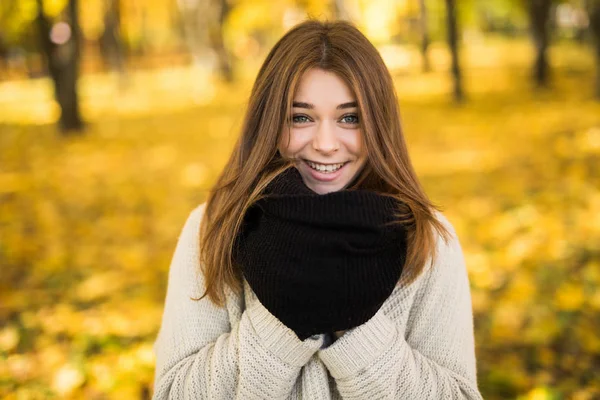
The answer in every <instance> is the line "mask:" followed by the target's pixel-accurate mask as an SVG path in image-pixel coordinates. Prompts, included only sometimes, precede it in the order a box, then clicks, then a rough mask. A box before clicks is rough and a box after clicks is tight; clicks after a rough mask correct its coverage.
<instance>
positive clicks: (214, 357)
mask: <svg viewBox="0 0 600 400" xmlns="http://www.w3.org/2000/svg"><path fill="white" fill-rule="evenodd" d="M203 212H204V204H202V205H200V206H198V207H197V208H196V209H195V210H193V211H192V212H191V214H190V216H189V217H188V219H187V221H186V223H185V226H184V227H183V230H182V232H181V235H180V237H179V241H178V243H177V247H176V250H175V254H174V256H173V259H172V262H171V266H170V270H169V281H168V288H167V295H166V300H165V307H164V313H163V316H162V323H161V327H160V330H159V333H158V336H157V338H156V341H155V343H154V352H155V355H156V372H155V378H154V394H153V399H156V400H158V399H182V400H183V399H208V400H225V399H227V400H231V399H244V400H246V399H249V400H250V399H269V400H275V399H311V400H312V399H314V400H318V399H369V400H375V399H410V400H425V399H481V395H480V393H479V390H478V388H477V374H476V364H475V345H474V339H473V315H472V307H471V294H470V289H469V280H468V277H467V271H466V268H465V262H464V258H463V254H462V250H461V247H460V244H459V241H458V239H457V237H456V234H455V232H454V229H453V227H452V225H451V224H450V222H448V220H447V219H446V218H445V217H444V216H443V214H441V213H438V214H437V217H438V219H439V220H440V221H442V222H443V223H444V225H445V226H446V227H447V228H449V230H450V232H451V233H452V235H453V237H452V240H451V241H450V242H449V243H448V244H447V245H446V244H445V243H444V241H443V240H442V239H441V238H440V237H438V243H437V246H438V251H439V256H438V258H437V262H436V263H435V264H434V267H433V268H428V269H426V270H425V271H424V272H423V273H422V274H421V275H420V276H419V277H418V278H417V280H416V281H415V282H413V283H412V284H411V285H409V286H400V287H396V288H395V289H394V291H393V293H392V294H391V296H390V297H389V298H388V299H387V300H386V301H385V303H384V304H383V306H382V307H381V308H380V310H379V311H378V312H377V313H376V314H375V315H374V316H373V317H372V318H371V319H370V320H369V321H367V322H366V323H364V324H362V325H360V326H358V327H355V328H353V329H351V330H349V331H348V332H346V333H345V334H344V335H343V336H342V337H341V338H339V339H338V340H336V341H335V342H334V343H332V344H331V345H330V346H327V347H326V346H324V337H325V335H323V334H320V335H314V336H312V337H310V338H308V339H306V340H304V341H300V340H299V339H298V338H297V337H296V335H295V334H294V332H293V331H292V330H290V329H289V328H288V327H287V326H285V325H284V324H283V323H282V322H280V321H279V320H278V319H277V318H276V317H275V316H274V315H272V314H271V313H270V312H269V311H268V310H267V309H266V308H265V307H264V306H263V305H262V304H261V303H260V302H259V301H258V299H257V298H256V295H255V294H254V293H253V291H252V289H251V288H250V286H249V285H248V283H247V282H246V281H245V280H244V295H243V296H238V295H236V294H235V293H234V292H233V291H232V290H231V289H229V288H226V292H225V293H226V296H227V302H226V307H223V308H219V307H216V306H215V305H214V304H212V303H211V302H210V301H209V300H208V298H207V297H206V298H204V299H202V300H200V301H192V300H190V297H194V298H198V297H200V296H201V295H202V293H204V291H203V288H204V283H203V282H204V281H203V278H202V275H201V274H200V273H199V266H198V227H199V225H200V221H201V218H202V215H203Z"/></svg>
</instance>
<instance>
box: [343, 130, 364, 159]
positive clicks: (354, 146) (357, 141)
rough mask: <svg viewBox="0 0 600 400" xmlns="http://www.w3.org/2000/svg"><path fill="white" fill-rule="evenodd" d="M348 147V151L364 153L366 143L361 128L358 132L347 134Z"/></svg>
mask: <svg viewBox="0 0 600 400" xmlns="http://www.w3.org/2000/svg"><path fill="white" fill-rule="evenodd" d="M346 148H347V149H348V151H350V152H352V153H353V154H362V153H363V148H364V144H363V141H362V134H361V132H360V131H359V130H357V131H356V132H353V134H352V135H348V136H347V139H346Z"/></svg>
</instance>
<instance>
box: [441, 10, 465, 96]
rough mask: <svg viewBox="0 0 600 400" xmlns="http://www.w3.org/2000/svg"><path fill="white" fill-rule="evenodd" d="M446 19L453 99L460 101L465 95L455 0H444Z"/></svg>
mask: <svg viewBox="0 0 600 400" xmlns="http://www.w3.org/2000/svg"><path fill="white" fill-rule="evenodd" d="M446 20H447V22H446V23H447V29H448V46H449V47H450V53H451V55H452V78H453V79H454V100H455V101H457V102H461V101H463V100H464V98H465V95H464V91H463V87H462V73H461V69H460V63H459V57H458V22H457V17H456V3H455V0H446Z"/></svg>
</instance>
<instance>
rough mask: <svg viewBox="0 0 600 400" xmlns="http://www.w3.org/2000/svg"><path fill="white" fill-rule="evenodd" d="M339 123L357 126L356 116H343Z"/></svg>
mask: <svg viewBox="0 0 600 400" xmlns="http://www.w3.org/2000/svg"><path fill="white" fill-rule="evenodd" d="M341 121H342V122H343V123H345V124H358V116H357V115H355V114H348V115H344V116H343V117H342V119H341Z"/></svg>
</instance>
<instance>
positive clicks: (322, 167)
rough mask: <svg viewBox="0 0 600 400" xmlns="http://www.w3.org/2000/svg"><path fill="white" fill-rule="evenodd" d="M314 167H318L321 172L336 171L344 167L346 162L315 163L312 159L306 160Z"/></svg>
mask: <svg viewBox="0 0 600 400" xmlns="http://www.w3.org/2000/svg"><path fill="white" fill-rule="evenodd" d="M306 163H307V164H308V165H309V166H310V167H311V168H312V169H316V170H317V171H319V172H325V173H330V172H334V171H337V170H338V169H340V168H342V167H343V166H344V164H345V163H339V164H329V165H323V164H315V163H313V162H311V161H307V162H306Z"/></svg>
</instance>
